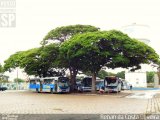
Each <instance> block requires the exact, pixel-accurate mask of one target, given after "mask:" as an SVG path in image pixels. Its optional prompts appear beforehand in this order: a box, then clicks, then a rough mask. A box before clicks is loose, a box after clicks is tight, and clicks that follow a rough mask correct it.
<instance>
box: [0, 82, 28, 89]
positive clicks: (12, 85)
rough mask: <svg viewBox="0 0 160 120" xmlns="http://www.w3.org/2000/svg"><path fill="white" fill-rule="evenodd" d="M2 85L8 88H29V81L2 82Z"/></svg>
mask: <svg viewBox="0 0 160 120" xmlns="http://www.w3.org/2000/svg"><path fill="white" fill-rule="evenodd" d="M0 84H1V85H2V86H4V87H7V89H8V90H28V86H29V84H28V83H0Z"/></svg>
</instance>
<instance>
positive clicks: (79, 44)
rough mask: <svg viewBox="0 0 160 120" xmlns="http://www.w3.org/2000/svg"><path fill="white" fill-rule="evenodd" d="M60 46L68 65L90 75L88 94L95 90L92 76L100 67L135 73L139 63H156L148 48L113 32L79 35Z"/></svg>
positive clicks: (94, 77) (154, 54)
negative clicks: (126, 69) (90, 84)
mask: <svg viewBox="0 0 160 120" xmlns="http://www.w3.org/2000/svg"><path fill="white" fill-rule="evenodd" d="M64 46H65V48H66V49H65V53H66V56H65V58H67V60H68V63H70V64H71V65H73V64H76V66H77V69H78V70H82V71H90V72H91V73H92V92H95V90H96V87H95V81H96V75H97V73H98V71H99V70H100V69H101V68H102V67H103V66H106V67H108V68H112V69H114V68H117V67H122V68H130V70H136V69H140V64H141V63H147V64H149V63H151V62H154V63H156V62H158V59H159V56H158V55H157V54H156V53H155V51H154V50H153V49H152V48H151V47H149V46H148V45H146V44H144V43H142V42H139V41H138V40H135V39H131V38H130V37H128V36H127V35H126V34H123V33H122V32H120V31H116V30H111V31H104V32H92V33H84V34H79V35H76V36H74V37H73V38H71V39H70V40H69V41H67V42H66V43H64Z"/></svg>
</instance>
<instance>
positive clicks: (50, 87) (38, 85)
mask: <svg viewBox="0 0 160 120" xmlns="http://www.w3.org/2000/svg"><path fill="white" fill-rule="evenodd" d="M29 89H30V90H32V91H36V92H38V93H40V92H50V93H68V92H69V91H70V86H69V79H68V78H67V77H45V78H33V79H30V83H29Z"/></svg>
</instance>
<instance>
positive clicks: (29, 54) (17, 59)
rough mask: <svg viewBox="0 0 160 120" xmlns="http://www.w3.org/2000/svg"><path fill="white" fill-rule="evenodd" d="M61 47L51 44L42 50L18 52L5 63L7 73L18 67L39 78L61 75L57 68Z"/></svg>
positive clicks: (34, 49) (41, 48)
mask: <svg viewBox="0 0 160 120" xmlns="http://www.w3.org/2000/svg"><path fill="white" fill-rule="evenodd" d="M58 53H59V47H58V45H57V44H50V45H47V46H42V47H40V48H33V49H30V50H27V51H21V52H17V53H15V54H14V55H11V56H10V57H9V58H8V59H7V60H6V61H5V65H4V68H5V71H10V70H11V69H14V68H16V67H20V68H23V69H24V71H25V72H26V73H27V74H28V75H35V76H39V77H46V76H55V75H57V74H59V75H61V74H62V73H61V72H60V71H57V70H56V69H55V68H56V67H57V65H56V63H55V62H56V59H57V58H58Z"/></svg>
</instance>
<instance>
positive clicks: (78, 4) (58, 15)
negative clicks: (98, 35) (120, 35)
mask: <svg viewBox="0 0 160 120" xmlns="http://www.w3.org/2000/svg"><path fill="white" fill-rule="evenodd" d="M132 23H138V24H146V25H149V26H150V29H151V33H150V34H151V46H152V47H153V48H154V49H155V50H156V51H157V53H158V54H160V34H159V31H160V0H16V27H15V28H1V27H0V63H3V61H4V60H5V59H7V58H8V57H9V56H10V55H11V54H13V53H15V52H16V51H21V50H27V49H30V48H33V47H37V46H39V43H40V41H41V40H42V39H43V37H44V36H45V35H46V34H47V33H48V32H49V31H50V30H51V29H54V28H56V27H58V26H64V25H71V24H89V25H94V26H97V27H100V28H101V29H102V30H109V29H120V28H121V27H122V26H125V25H129V24H132Z"/></svg>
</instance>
